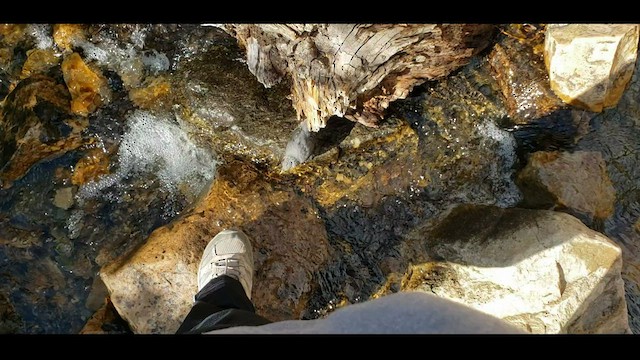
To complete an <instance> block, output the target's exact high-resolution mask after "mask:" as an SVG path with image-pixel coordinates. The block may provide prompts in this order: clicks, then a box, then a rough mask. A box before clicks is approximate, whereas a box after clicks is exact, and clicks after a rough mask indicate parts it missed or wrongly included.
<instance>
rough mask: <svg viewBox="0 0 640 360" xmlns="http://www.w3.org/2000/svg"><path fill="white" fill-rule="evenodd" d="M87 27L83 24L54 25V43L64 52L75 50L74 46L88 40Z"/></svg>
mask: <svg viewBox="0 0 640 360" xmlns="http://www.w3.org/2000/svg"><path fill="white" fill-rule="evenodd" d="M86 36H87V35H86V26H85V25H83V24H55V25H53V41H54V42H55V43H56V45H57V46H58V48H59V49H60V50H62V51H65V52H68V51H71V50H73V45H74V44H75V43H77V42H78V41H80V40H84V39H85V38H86Z"/></svg>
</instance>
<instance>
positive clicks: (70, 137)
mask: <svg viewBox="0 0 640 360" xmlns="http://www.w3.org/2000/svg"><path fill="white" fill-rule="evenodd" d="M0 116H1V117H0V169H1V171H0V182H1V183H2V186H3V187H4V188H8V187H10V186H11V183H12V182H13V181H14V180H16V179H18V178H20V177H22V176H23V175H24V174H25V173H26V172H27V170H28V169H29V168H30V167H31V166H32V165H34V164H35V163H37V162H38V161H40V160H42V159H45V158H49V157H53V156H58V155H60V154H63V153H65V152H67V151H69V150H72V149H76V148H78V147H79V146H81V145H83V144H89V143H90V142H91V141H92V140H91V139H83V138H82V135H81V134H82V131H83V130H84V128H85V127H86V126H87V125H88V122H87V120H86V119H82V118H74V117H73V116H72V115H71V114H70V111H69V92H68V91H67V89H66V87H65V86H64V85H63V84H59V83H57V82H56V81H55V80H53V79H52V78H49V77H47V76H40V75H37V76H32V77H29V78H27V79H25V80H22V81H21V82H19V83H18V85H17V86H16V88H15V89H14V90H13V91H12V92H11V93H9V95H7V98H6V100H5V104H4V106H3V108H2V112H1V113H0Z"/></svg>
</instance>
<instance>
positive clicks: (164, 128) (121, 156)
mask: <svg viewBox="0 0 640 360" xmlns="http://www.w3.org/2000/svg"><path fill="white" fill-rule="evenodd" d="M127 121H128V125H129V130H128V131H127V132H126V133H125V134H124V135H123V137H122V140H121V143H120V147H119V150H118V164H117V170H116V172H115V173H112V174H109V175H105V176H102V177H100V179H99V180H97V181H93V182H89V183H87V184H85V185H83V186H82V187H81V188H80V189H79V191H78V198H79V200H84V199H87V198H91V197H95V196H98V195H100V193H101V192H102V190H103V189H106V188H108V187H111V186H118V184H119V183H121V182H122V180H124V179H125V178H127V177H129V176H138V175H140V176H148V175H149V174H150V173H153V174H155V175H156V176H157V178H158V180H159V182H160V185H161V187H162V189H163V190H165V191H169V192H171V193H175V192H177V191H178V190H181V191H185V190H186V191H187V192H188V193H187V194H185V195H187V196H188V197H190V198H195V197H196V196H197V195H198V194H199V193H200V192H201V191H202V189H203V188H204V187H205V186H206V185H207V184H208V183H209V182H210V181H211V180H212V179H213V177H214V174H215V168H216V165H217V163H216V160H215V158H214V154H213V153H212V152H210V151H208V150H206V149H203V148H200V147H198V146H196V144H195V143H193V142H192V141H191V139H190V138H189V137H188V135H187V133H185V132H184V131H183V130H182V129H181V128H180V127H179V126H177V125H175V124H174V123H172V122H170V121H169V120H167V119H163V118H160V117H157V116H154V115H151V114H150V113H147V112H144V111H136V112H134V113H133V114H132V115H131V116H130V117H129V118H128V119H127Z"/></svg>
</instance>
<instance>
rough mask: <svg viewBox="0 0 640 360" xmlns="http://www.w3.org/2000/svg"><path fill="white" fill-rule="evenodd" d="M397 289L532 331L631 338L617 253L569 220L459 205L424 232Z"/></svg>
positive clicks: (540, 212)
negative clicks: (421, 252) (416, 257)
mask: <svg viewBox="0 0 640 360" xmlns="http://www.w3.org/2000/svg"><path fill="white" fill-rule="evenodd" d="M412 236H413V237H419V238H422V239H423V241H424V246H425V250H426V252H427V253H428V254H429V256H430V258H431V259H432V260H431V261H427V262H423V263H419V264H416V265H414V266H412V267H411V268H410V272H409V273H408V274H407V276H406V277H405V279H404V280H403V287H402V290H403V291H409V290H417V291H425V292H430V293H434V294H436V295H438V296H442V297H445V298H448V299H452V300H454V301H457V302H460V303H462V304H465V305H468V306H471V307H473V308H475V309H478V310H480V311H483V312H486V313H489V314H492V315H494V316H497V317H499V318H502V319H504V320H506V321H508V322H510V323H512V324H514V325H516V326H518V327H520V328H521V329H523V330H525V331H528V332H531V333H545V334H557V333H569V334H602V333H609V334H625V333H630V332H631V331H630V329H629V323H628V316H627V306H626V301H625V296H624V282H623V280H622V278H621V268H622V255H621V251H620V248H619V247H618V246H617V245H616V244H615V243H614V242H613V241H611V240H609V239H608V238H607V237H606V236H604V235H603V234H601V233H598V232H596V231H593V230H591V229H589V228H587V227H586V226H585V225H584V224H582V223H581V222H580V221H579V220H578V219H576V218H574V217H572V216H571V215H568V214H563V213H559V212H553V211H545V210H526V209H502V208H497V207H486V206H479V207H474V206H460V207H457V208H455V209H453V210H452V211H451V213H450V214H449V215H448V216H447V217H446V218H444V220H442V222H440V223H438V224H437V225H436V226H435V227H433V228H432V229H430V230H429V231H428V232H425V230H418V231H417V232H415V233H414V234H412Z"/></svg>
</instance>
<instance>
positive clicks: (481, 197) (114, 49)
mask: <svg viewBox="0 0 640 360" xmlns="http://www.w3.org/2000/svg"><path fill="white" fill-rule="evenodd" d="M505 28H507V27H505ZM0 35H2V36H0V95H1V94H2V91H4V92H6V97H5V98H4V101H3V102H1V103H0V106H1V107H2V108H1V109H0V110H1V111H2V115H3V116H2V118H1V119H0V126H3V127H5V126H6V128H7V129H11V133H12V134H13V135H11V136H9V135H7V136H5V135H4V132H3V135H2V136H4V137H3V138H2V139H1V141H0V146H2V148H1V149H2V154H3V155H2V156H4V157H3V159H5V160H4V161H5V164H6V166H4V168H2V170H1V171H0V176H1V177H2V178H3V179H4V180H3V188H2V189H0V240H1V242H0V295H1V296H2V297H0V300H2V299H6V302H5V303H6V306H5V305H1V306H0V313H2V314H8V317H4V318H2V319H3V320H2V322H1V324H2V326H4V327H3V329H8V330H7V331H8V332H18V333H79V332H81V331H82V332H83V333H123V332H137V333H171V332H173V331H175V329H176V328H177V326H178V325H179V322H180V321H181V320H182V318H183V316H184V315H185V314H186V312H187V311H188V309H189V307H190V305H191V303H192V296H193V294H194V293H195V291H196V285H195V284H196V280H195V279H196V272H197V264H198V261H199V258H200V255H201V251H202V250H203V249H204V246H205V245H206V243H207V241H208V240H209V239H210V238H211V237H212V236H213V235H215V233H217V231H219V230H221V229H223V228H225V227H239V228H242V229H243V230H245V232H247V234H249V236H250V237H251V238H252V240H253V244H254V255H255V259H256V264H255V269H256V272H255V275H254V291H253V300H254V303H255V304H256V308H257V310H258V312H259V313H261V314H263V315H265V316H267V317H269V318H271V319H273V320H280V319H295V318H302V319H309V318H317V317H322V316H324V315H326V314H327V313H329V312H331V311H333V310H334V309H335V308H337V307H340V306H346V305H348V304H350V303H357V302H361V301H365V300H367V299H369V298H371V297H377V296H382V295H384V294H387V293H389V292H395V291H402V289H403V279H405V278H406V277H407V276H408V274H410V273H411V269H412V265H415V264H419V263H425V262H428V261H433V259H430V258H429V256H431V255H430V254H429V253H427V252H425V251H426V250H425V246H426V244H427V242H426V240H425V237H429V236H432V235H429V234H427V233H425V237H416V236H413V235H415V234H416V233H417V232H419V231H421V230H420V229H423V228H424V227H427V228H432V227H433V226H435V225H437V222H438V221H440V220H441V215H442V214H445V213H446V212H447V211H449V210H450V209H451V208H452V207H455V206H456V205H458V204H475V205H485V206H497V207H498V208H513V207H517V206H525V203H521V200H522V199H523V196H522V193H521V191H520V189H519V187H518V185H516V182H515V177H516V174H517V172H518V171H519V170H520V169H521V168H523V167H524V166H525V165H526V164H527V162H528V160H529V158H530V156H531V154H532V153H534V152H536V151H558V152H565V151H567V152H571V151H584V152H599V153H601V157H602V159H603V161H604V164H605V165H606V170H607V173H608V176H609V178H610V181H611V183H612V184H613V187H614V188H615V194H616V197H615V203H614V207H613V212H612V213H611V214H609V215H607V217H606V218H605V219H604V220H603V221H602V222H601V224H600V225H602V226H601V227H599V228H598V226H599V225H598V224H594V227H596V230H599V231H602V232H603V233H604V234H605V235H607V236H608V237H609V238H610V239H611V240H613V241H615V242H616V243H617V244H618V246H620V248H621V249H622V257H623V265H622V271H621V273H622V278H623V279H624V282H625V284H624V286H625V291H626V302H627V307H628V312H629V315H630V316H629V324H630V327H631V329H632V330H633V331H634V332H637V331H638V330H640V327H639V326H640V323H638V319H640V311H639V310H638V304H639V303H638V300H637V299H638V298H639V297H638V294H640V287H639V286H638V281H637V279H638V278H640V277H639V274H638V270H637V269H638V267H637V265H635V264H637V259H638V258H639V256H640V250H638V249H639V245H638V244H639V242H638V241H640V240H639V239H638V237H639V231H638V225H637V224H638V221H639V220H638V218H639V216H640V212H639V211H640V210H639V209H640V206H639V205H638V199H639V198H640V195H639V194H638V184H637V180H635V179H637V178H638V176H636V175H640V174H635V173H636V172H637V170H636V169H637V168H638V167H637V166H636V165H637V164H638V162H639V161H640V159H639V158H638V156H640V155H638V154H639V152H638V150H639V149H638V148H637V144H638V142H637V139H638V133H637V132H638V131H639V130H638V127H639V126H640V120H638V119H639V118H640V117H639V116H640V114H639V113H638V111H639V110H638V105H637V100H636V99H637V98H638V89H637V87H638V86H639V85H638V82H637V76H636V75H635V74H637V71H636V72H635V74H634V77H633V79H632V82H631V86H630V88H629V90H628V91H627V92H625V94H624V95H623V97H622V99H621V101H620V103H619V104H618V105H617V107H616V108H614V109H609V110H605V111H604V112H602V113H600V114H591V113H585V112H582V111H580V112H575V111H574V109H572V108H558V109H556V108H555V107H553V106H548V107H545V106H544V104H545V101H546V100H543V98H544V97H538V96H537V95H536V96H534V97H535V100H531V102H530V104H536V105H532V106H531V107H530V108H529V109H530V110H532V111H529V112H526V114H525V113H522V114H520V115H518V114H517V113H514V108H513V107H512V105H509V103H512V104H518V103H520V104H522V103H527V101H528V100H527V98H526V95H521V97H520V98H519V100H515V101H514V100H513V99H512V100H509V97H510V96H515V95H508V94H509V93H511V94H513V91H511V92H509V91H506V90H505V89H516V88H518V84H517V83H518V81H520V80H519V79H520V78H518V77H509V76H502V77H500V76H498V75H497V72H496V69H497V68H498V67H496V64H497V63H496V62H494V61H492V58H491V57H490V56H487V55H488V54H491V53H492V52H491V50H490V51H487V52H486V53H485V54H481V55H480V56H478V57H474V58H473V59H472V60H471V62H470V63H469V64H468V65H467V66H465V67H463V68H462V69H460V71H457V72H455V73H453V74H451V75H450V76H449V77H448V78H446V79H443V80H441V81H437V82H429V83H426V84H424V85H421V86H420V87H419V88H416V89H415V90H414V92H413V93H412V94H410V95H409V96H408V97H407V98H406V99H404V100H400V101H396V102H394V103H392V104H390V107H389V109H388V116H387V117H385V119H383V121H381V122H380V123H379V124H378V125H379V126H378V127H377V128H368V127H365V126H361V125H360V124H357V125H355V126H352V127H350V128H341V129H340V130H339V131H337V132H336V133H335V134H331V135H329V134H325V135H327V136H326V138H324V139H315V140H314V146H313V148H312V149H310V151H309V154H308V156H305V157H306V158H307V159H306V162H301V163H300V164H297V166H295V167H292V168H290V169H288V170H287V171H282V168H281V166H282V159H283V156H284V154H285V151H286V148H287V143H288V141H289V139H290V137H291V135H292V133H293V132H294V131H295V129H296V126H297V124H298V122H297V120H296V119H295V112H294V111H293V110H292V107H291V102H290V100H289V99H287V98H286V96H287V95H288V94H287V91H285V89H287V88H288V87H285V86H283V87H282V88H279V87H273V88H270V89H265V88H264V87H263V86H262V85H261V84H260V83H259V82H257V81H256V80H255V78H254V77H252V75H251V73H250V71H249V70H248V69H247V66H246V64H245V63H243V62H242V61H241V59H242V58H243V57H242V56H241V55H242V54H241V50H240V48H239V47H238V46H237V44H236V42H235V40H234V39H233V38H231V37H230V36H229V35H227V34H225V33H223V32H222V31H220V30H219V29H215V28H208V27H202V26H197V25H171V24H165V25H160V24H158V25H137V24H126V25H117V24H113V25H99V24H95V25H88V26H79V27H65V26H60V25H56V26H51V25H44V24H38V25H13V26H6V25H2V26H0ZM529 35H530V36H531V38H536V34H535V33H531V34H529ZM495 41H496V44H499V45H500V46H501V47H502V48H501V50H500V51H502V52H503V53H504V54H507V55H508V54H516V53H519V50H522V49H525V50H527V51H526V52H524V51H523V52H522V54H530V55H531V54H533V55H535V54H536V51H535V49H534V48H527V46H529V47H531V46H532V45H531V43H530V42H526V41H525V42H524V43H521V42H517V44H516V43H515V42H513V39H512V38H511V37H509V36H507V35H504V34H503V35H502V36H499V37H498V38H496V39H495ZM523 46H524V48H523ZM34 48H38V49H50V50H51V51H53V52H54V53H55V54H59V55H60V56H70V54H72V53H77V54H78V56H80V58H81V59H82V61H83V62H84V63H85V64H86V65H87V67H88V68H90V69H91V70H92V71H95V74H98V75H97V76H102V77H103V78H104V81H105V83H101V84H103V85H104V84H106V86H107V87H108V93H109V95H108V96H105V97H104V99H106V100H108V101H102V102H100V103H99V104H98V103H97V102H95V103H94V102H92V101H90V102H88V103H87V104H98V105H97V106H96V108H95V109H91V110H90V107H87V108H86V109H87V111H86V113H85V112H76V113H74V112H73V111H72V110H71V101H72V95H71V93H70V91H69V88H68V84H67V83H66V82H65V77H64V75H63V71H62V69H61V63H56V62H51V61H49V60H50V57H48V56H46V54H45V53H41V54H40V55H38V56H37V57H32V59H31V62H30V63H28V62H27V60H28V59H29V54H28V52H29V50H31V49H34ZM493 51H494V55H493V56H496V55H495V51H498V48H495V49H493ZM30 54H33V53H30ZM32 56H35V55H32ZM503 60H504V59H503ZM25 64H29V66H27V67H26V68H27V69H29V72H28V73H27V72H23V69H25V66H24V65H25ZM501 64H502V65H503V67H502V68H505V67H504V65H505V64H507V65H508V66H507V67H506V68H514V69H517V68H518V66H530V65H527V64H532V61H531V59H530V58H528V57H527V56H522V57H518V56H513V57H508V60H504V61H503V62H502V63H501ZM498 72H499V71H498ZM23 74H24V75H27V77H22V76H23ZM88 78H91V76H89V75H88ZM88 78H87V79H84V80H88ZM45 82H46V83H47V84H49V83H51V84H52V86H50V88H51V89H54V90H55V89H58V90H56V91H57V92H54V93H53V94H55V96H54V95H52V96H51V97H44V98H42V97H38V96H35V104H36V105H37V104H40V103H45V100H46V101H48V102H47V103H46V104H47V106H46V107H45V108H44V109H43V110H41V111H37V109H38V106H36V107H35V108H30V107H29V106H26V104H31V103H33V99H34V97H33V96H31V95H29V94H33V93H39V92H35V91H32V92H31V93H29V92H25V90H24V89H28V88H29V86H28V85H29V84H32V85H33V84H45ZM543 85H544V83H543V82H536V83H535V86H534V87H542V86H543ZM532 86H533V85H532ZM98 88H99V87H94V89H98ZM3 89H6V90H3ZM21 89H22V90H21ZM549 91H550V90H549V89H548V88H546V89H544V90H540V91H539V92H536V93H537V94H538V95H540V94H543V93H549ZM49 93H51V90H50V92H49ZM92 93H93V94H97V93H100V94H103V93H102V92H100V91H97V92H95V91H94V92H92ZM20 94H22V95H20ZM43 94H45V95H46V94H47V93H44V92H43ZM521 94H526V91H523V92H521ZM507 95H508V96H507ZM50 98H51V99H64V101H59V102H55V101H52V100H47V99H50ZM11 99H13V100H11ZM86 100H91V97H89V98H86ZM49 103H51V104H53V106H49ZM62 103H64V104H62ZM516 106H520V105H516ZM34 109H35V110H34ZM533 110H536V111H533ZM539 110H544V111H541V112H538V111H539ZM542 114H544V115H542ZM518 116H520V118H524V119H526V123H525V122H522V121H520V120H521V119H520V120H518V119H517V117H518ZM20 119H29V122H27V123H25V122H24V121H22V120H20ZM48 123H51V124H49V125H53V126H49V127H48V128H45V127H44V126H42V125H38V124H48ZM76 123H77V124H78V125H77V126H75V127H74V126H71V125H69V124H76ZM329 123H331V121H330V122H329ZM25 124H28V125H25ZM336 124H338V123H336ZM514 124H515V125H514ZM338 128H340V126H338ZM34 129H35V130H34ZM43 129H44V130H46V131H43ZM53 129H57V130H56V131H54V130H53ZM36 130H37V131H36ZM22 132H24V133H22ZM25 134H27V135H28V136H27V135H25ZM41 134H44V135H41ZM27 140H29V141H27ZM36 140H37V141H36ZM12 143H13V144H14V145H11V144H12ZM22 144H35V145H31V146H30V147H29V146H26V145H22ZM42 144H44V145H42ZM19 145H22V148H24V150H27V149H40V150H39V151H25V152H23V153H21V152H20V150H19V149H20V148H21V147H20V146H19ZM6 149H13V150H8V151H7V150H6ZM5 154H6V155H5ZM31 154H33V155H31ZM16 159H32V160H30V161H31V162H30V163H28V164H29V165H28V166H24V167H16V168H15V169H14V168H13V167H12V166H16V165H17V164H24V163H27V162H25V161H22V160H21V161H16V162H15V163H14V161H15V160H16ZM5 164H3V165H5ZM12 164H15V165H12ZM8 170H11V171H8ZM634 174H635V175H634ZM576 186H581V185H576ZM412 234H413V235H412ZM436 260H437V259H436ZM159 274H165V275H166V276H165V277H160V276H159ZM98 280H100V281H98ZM102 282H104V284H102ZM580 296H582V295H580ZM596 303H598V302H596ZM601 303H602V304H604V303H605V302H601ZM3 304H4V303H3ZM594 304H595V303H594ZM593 306H594V307H592V308H591V309H592V310H594V311H597V310H598V309H600V308H598V306H596V305H593ZM169 309H170V310H169ZM167 314H171V315H169V316H168V315H167ZM583 319H586V318H583ZM574 320H575V319H574ZM580 321H581V320H577V322H574V324H576V325H575V326H574V327H570V329H571V331H568V332H589V331H591V330H587V329H596V326H595V325H594V324H596V323H597V322H593V323H589V324H587V322H580ZM621 321H622V320H621ZM611 324H612V325H611V326H614V325H613V324H619V322H617V321H614V322H611ZM85 325H86V327H85ZM596 325H598V324H596ZM600 325H602V327H600V328H601V329H605V328H606V325H603V324H600ZM600 325H598V326H600ZM610 329H613V327H612V328H610ZM616 329H617V328H616ZM593 331H595V330H593ZM611 331H613V330H611Z"/></svg>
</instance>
